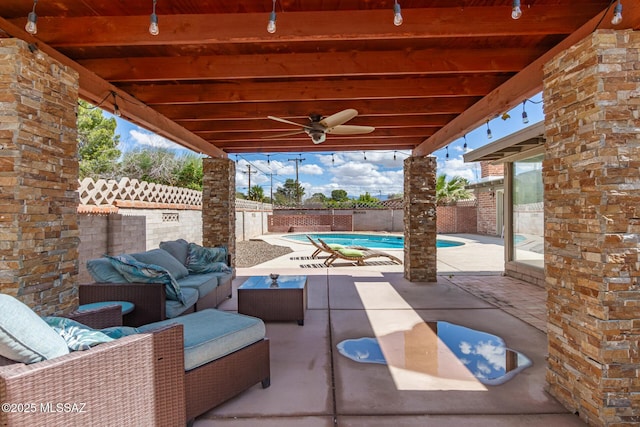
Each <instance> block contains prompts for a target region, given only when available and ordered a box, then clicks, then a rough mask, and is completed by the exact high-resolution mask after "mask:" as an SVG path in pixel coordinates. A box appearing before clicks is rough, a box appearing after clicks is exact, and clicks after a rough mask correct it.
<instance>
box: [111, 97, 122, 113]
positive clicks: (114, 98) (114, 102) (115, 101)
mask: <svg viewBox="0 0 640 427" xmlns="http://www.w3.org/2000/svg"><path fill="white" fill-rule="evenodd" d="M111 95H113V115H114V116H116V117H120V116H122V113H121V112H120V107H118V99H117V95H116V93H115V92H111Z"/></svg>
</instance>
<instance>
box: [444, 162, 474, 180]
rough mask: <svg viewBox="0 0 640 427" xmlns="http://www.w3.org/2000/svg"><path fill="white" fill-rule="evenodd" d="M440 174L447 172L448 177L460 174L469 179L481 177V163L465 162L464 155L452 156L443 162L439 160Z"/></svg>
mask: <svg viewBox="0 0 640 427" xmlns="http://www.w3.org/2000/svg"><path fill="white" fill-rule="evenodd" d="M437 170H438V175H441V174H443V173H444V174H446V175H447V178H452V177H454V176H456V175H459V176H461V177H463V178H466V179H468V180H469V181H475V180H477V179H478V178H480V172H479V165H477V164H476V163H465V162H464V160H463V159H462V156H458V157H455V158H450V159H448V160H445V161H443V162H441V161H439V162H438V169H437Z"/></svg>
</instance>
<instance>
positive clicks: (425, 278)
mask: <svg viewBox="0 0 640 427" xmlns="http://www.w3.org/2000/svg"><path fill="white" fill-rule="evenodd" d="M436 165H437V162H436V158H435V157H408V158H407V159H405V161H404V277H405V278H406V279H407V280H409V281H412V282H435V281H436V269H437V265H436V233H437V229H436Z"/></svg>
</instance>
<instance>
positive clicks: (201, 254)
mask: <svg viewBox="0 0 640 427" xmlns="http://www.w3.org/2000/svg"><path fill="white" fill-rule="evenodd" d="M226 261H227V248H225V247H215V248H204V247H202V246H200V245H197V244H195V243H189V256H188V257H187V270H189V272H190V273H216V272H222V273H231V272H232V271H233V270H232V269H231V267H229V266H228V265H227V263H226Z"/></svg>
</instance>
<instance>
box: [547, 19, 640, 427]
mask: <svg viewBox="0 0 640 427" xmlns="http://www.w3.org/2000/svg"><path fill="white" fill-rule="evenodd" d="M638 64H640V32H637V31H636V32H634V31H612V30H597V31H595V32H594V33H592V34H591V35H589V36H588V37H586V38H585V39H584V40H583V41H581V42H579V43H578V44H576V45H575V46H574V47H572V48H571V49H568V50H566V51H564V52H562V53H561V54H559V55H558V56H557V57H555V58H554V59H553V60H552V61H550V62H549V63H548V64H546V66H545V69H544V72H545V79H544V100H545V135H546V143H545V158H544V161H543V164H542V167H543V183H544V206H545V207H544V209H545V222H546V225H545V273H546V287H547V290H548V299H547V308H548V310H549V323H548V341H549V357H548V370H547V381H548V383H549V392H550V393H551V394H552V395H553V396H555V397H556V398H557V399H559V400H560V401H561V402H562V403H563V404H564V405H565V406H566V407H567V408H569V409H570V410H571V411H575V412H577V413H578V414H579V415H580V418H582V419H583V420H585V421H586V422H587V423H588V424H589V425H596V426H637V425H638V421H639V420H640V380H639V378H638V366H639V363H640V348H639V343H640V311H639V306H640V304H639V303H638V301H640V258H639V256H638V252H639V250H640V249H639V248H640V219H639V218H640V132H639V131H638V123H640V102H639V99H640V98H639V97H638V94H639V93H640V67H639V66H638Z"/></svg>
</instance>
